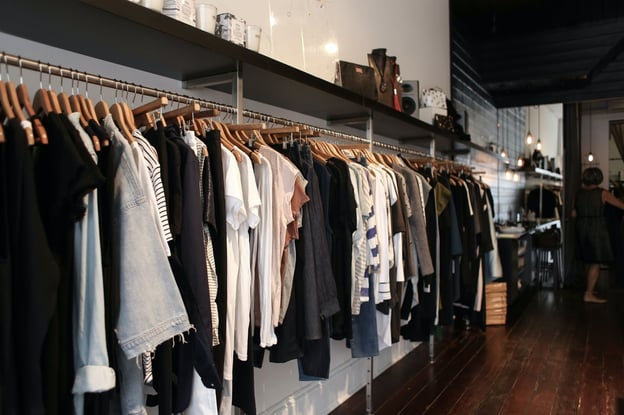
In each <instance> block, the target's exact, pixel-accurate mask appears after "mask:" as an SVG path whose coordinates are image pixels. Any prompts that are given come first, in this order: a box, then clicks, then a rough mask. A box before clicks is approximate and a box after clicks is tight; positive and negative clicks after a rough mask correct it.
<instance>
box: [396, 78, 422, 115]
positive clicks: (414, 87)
mask: <svg viewBox="0 0 624 415" xmlns="http://www.w3.org/2000/svg"><path fill="white" fill-rule="evenodd" d="M401 89H402V90H403V97H402V98H401V106H402V108H403V112H404V113H405V114H407V115H411V116H412V117H415V118H418V108H420V100H419V99H418V98H419V96H420V93H419V89H418V81H403V83H402V84H401Z"/></svg>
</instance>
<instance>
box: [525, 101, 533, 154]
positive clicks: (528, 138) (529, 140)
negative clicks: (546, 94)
mask: <svg viewBox="0 0 624 415" xmlns="http://www.w3.org/2000/svg"><path fill="white" fill-rule="evenodd" d="M528 115H529V128H527V135H526V143H527V145H529V146H530V145H531V144H533V134H531V108H529V111H528Z"/></svg>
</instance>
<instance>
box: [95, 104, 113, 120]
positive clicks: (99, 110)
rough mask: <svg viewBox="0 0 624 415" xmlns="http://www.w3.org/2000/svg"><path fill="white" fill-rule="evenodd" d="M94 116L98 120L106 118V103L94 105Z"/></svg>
mask: <svg viewBox="0 0 624 415" xmlns="http://www.w3.org/2000/svg"><path fill="white" fill-rule="evenodd" d="M95 114H96V115H97V117H98V118H99V119H100V120H102V119H104V118H106V116H107V115H110V109H109V108H108V104H107V103H106V101H104V100H101V101H100V102H98V103H97V104H95Z"/></svg>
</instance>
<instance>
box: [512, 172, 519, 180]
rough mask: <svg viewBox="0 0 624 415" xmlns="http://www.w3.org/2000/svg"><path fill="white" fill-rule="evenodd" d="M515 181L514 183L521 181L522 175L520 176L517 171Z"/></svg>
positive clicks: (514, 175)
mask: <svg viewBox="0 0 624 415" xmlns="http://www.w3.org/2000/svg"><path fill="white" fill-rule="evenodd" d="M513 181H514V182H519V181H520V175H519V174H518V172H517V171H515V172H514V173H513Z"/></svg>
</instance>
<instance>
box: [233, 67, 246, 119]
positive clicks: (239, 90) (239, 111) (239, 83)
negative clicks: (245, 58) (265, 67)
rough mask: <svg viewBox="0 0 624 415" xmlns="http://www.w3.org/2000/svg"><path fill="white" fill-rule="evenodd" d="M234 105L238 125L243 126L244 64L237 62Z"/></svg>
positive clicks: (234, 80) (234, 81)
mask: <svg viewBox="0 0 624 415" xmlns="http://www.w3.org/2000/svg"><path fill="white" fill-rule="evenodd" d="M232 101H233V102H232V105H233V106H234V108H236V123H237V124H242V123H243V122H244V120H243V63H242V62H241V61H236V74H235V75H234V79H232Z"/></svg>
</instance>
